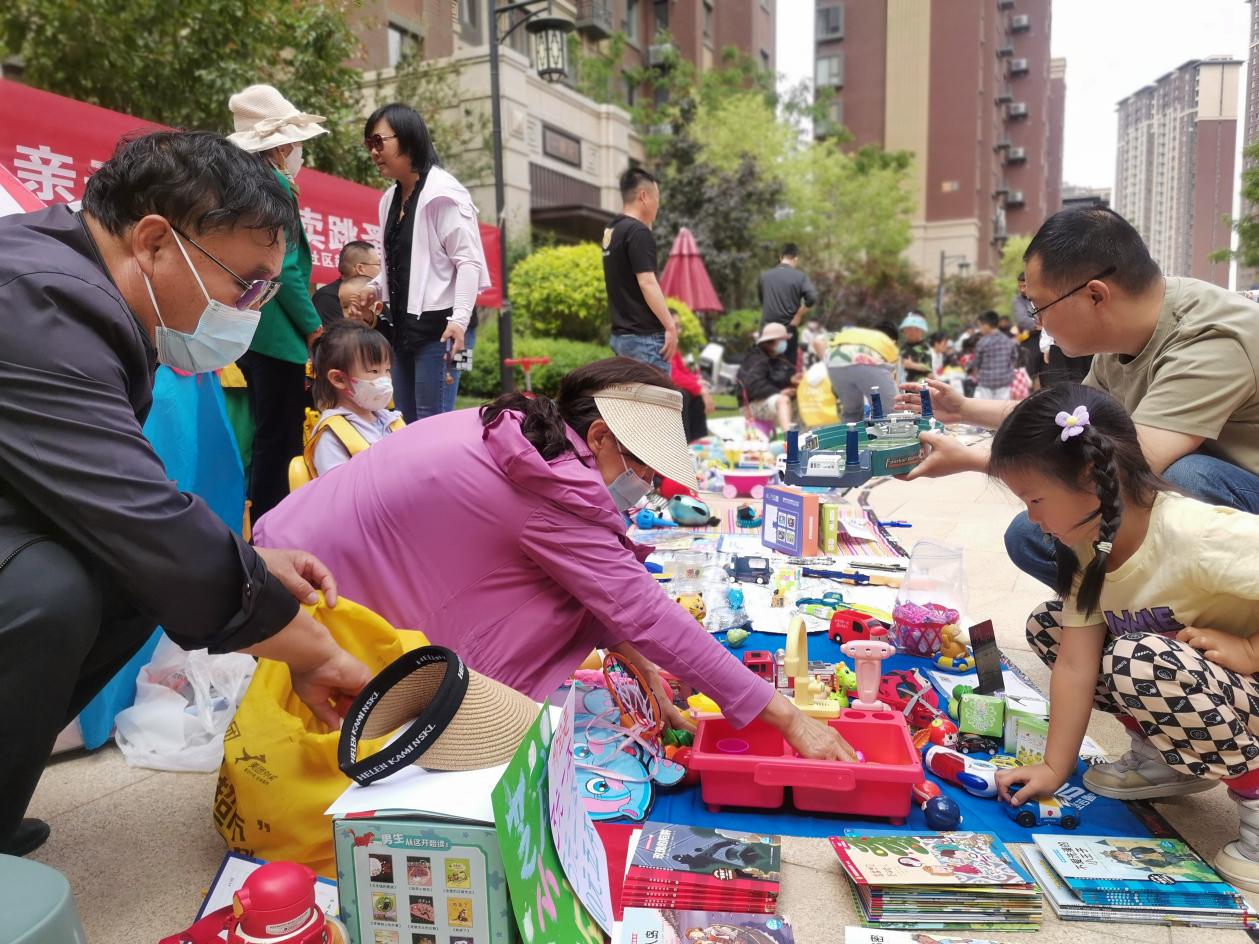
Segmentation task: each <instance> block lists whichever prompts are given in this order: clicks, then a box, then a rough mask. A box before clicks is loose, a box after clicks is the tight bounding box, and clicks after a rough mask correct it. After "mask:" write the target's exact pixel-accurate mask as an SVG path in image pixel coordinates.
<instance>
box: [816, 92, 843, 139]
mask: <svg viewBox="0 0 1259 944" xmlns="http://www.w3.org/2000/svg"><path fill="white" fill-rule="evenodd" d="M843 126H844V101H843V99H841V98H840V97H839V96H836V97H835V98H832V99H831V100H830V102H829V103H828V104H827V106H826V114H825V115H824V116H823V117H822V118H821V119H819V121H818V123H817V126H816V127H815V129H814V130H815V132H816V135H817V137H819V138H825V137H829V136H830V135H832V134H835V133H836V132H838V131H839V130H840V129H841V128H843Z"/></svg>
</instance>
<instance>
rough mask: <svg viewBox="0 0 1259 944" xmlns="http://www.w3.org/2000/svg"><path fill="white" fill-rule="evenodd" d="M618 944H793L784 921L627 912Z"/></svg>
mask: <svg viewBox="0 0 1259 944" xmlns="http://www.w3.org/2000/svg"><path fill="white" fill-rule="evenodd" d="M616 941H617V944H695V942H697V941H698V942H720V944H727V942H729V944H795V936H794V935H793V934H792V933H791V926H790V925H789V924H788V923H787V921H786V919H784V918H779V917H777V916H776V915H763V914H732V913H730V912H723V911H678V910H676V909H667V910H664V911H657V910H654V909H650V908H626V909H625V918H624V919H623V920H622V922H621V927H620V934H619V935H618V936H617V938H616Z"/></svg>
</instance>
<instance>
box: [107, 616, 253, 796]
mask: <svg viewBox="0 0 1259 944" xmlns="http://www.w3.org/2000/svg"><path fill="white" fill-rule="evenodd" d="M254 665H255V663H254V660H253V657H252V656H247V655H242V654H240V653H228V654H225V655H213V656H212V655H210V654H209V653H207V652H206V651H205V650H204V649H198V650H196V651H194V652H186V651H185V650H183V649H180V648H179V646H177V645H175V643H173V642H171V641H170V639H168V638H167V637H166V636H162V638H161V640H160V641H159V642H158V644H157V648H156V649H155V650H154V651H153V658H152V659H151V660H150V661H149V664H148V665H146V666H145V667H144V668H143V669H141V670H140V675H139V676H138V677H137V679H136V698H135V703H134V704H133V705H132V706H131V707H130V708H127V709H124V710H123V711H121V712H119V713H118V716H117V718H116V719H115V722H114V724H115V733H114V739H115V740H116V741H117V742H118V747H119V748H120V749H121V750H122V753H123V756H124V757H126V759H127V763H128V764H130V765H131V766H132V767H152V768H153V769H155V770H180V771H188V770H194V771H204V772H206V773H209V772H210V771H212V770H214V768H215V767H217V766H218V765H219V761H221V760H222V759H223V732H224V731H226V730H227V725H228V723H229V722H230V721H231V720H232V715H233V714H235V712H236V706H237V705H238V704H239V703H240V700H241V698H243V697H244V695H245V689H247V688H248V687H249V680H250V679H251V678H252V677H253V674H254Z"/></svg>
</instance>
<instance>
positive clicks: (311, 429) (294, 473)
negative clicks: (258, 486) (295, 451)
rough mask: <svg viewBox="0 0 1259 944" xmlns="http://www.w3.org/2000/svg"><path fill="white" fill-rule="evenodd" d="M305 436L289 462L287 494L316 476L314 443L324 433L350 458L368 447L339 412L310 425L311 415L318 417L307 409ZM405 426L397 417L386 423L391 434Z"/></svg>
mask: <svg viewBox="0 0 1259 944" xmlns="http://www.w3.org/2000/svg"><path fill="white" fill-rule="evenodd" d="M306 413H307V423H306V429H307V431H308V432H307V435H306V445H305V447H304V448H303V449H302V454H301V455H300V456H294V457H293V458H292V459H290V460H289V492H295V491H297V490H298V489H299V488H301V487H302V486H303V485H305V484H306V483H307V482H309V481H311V480H312V479H314V478H315V477H316V476H318V474H319V473H318V472H316V471H315V444H316V443H318V442H319V437H320V436H322V435H324V433H331V434H332V435H333V436H336V437H337V439H338V440H340V441H341V445H343V446H344V447H345V451H346V452H348V453H349V454H350V458H351V459H353V458H354V457H355V456H357V455H358V454H359V453H360V452H362V451H363V450H364V449H366V448H367V447H368V446H370V445H371V443H369V442H368V441H367V440H366V439H364V438H363V434H362V433H360V432H359V431H358V430H357V429H355V428H354V424H353V423H351V422H350V421H349V420H347V419H346V418H345V417H344V416H342V415H341V414H340V413H333V414H332V415H331V416H329V417H328V418H327V419H325V420H324V421H323V422H315V423H314V424H313V425H312V424H311V422H310V417H311V416H312V415H315V416H317V415H318V414H316V413H315V411H314V410H307V411H306ZM405 425H406V423H405V421H404V420H403V419H402V417H398V418H397V419H395V420H394V421H393V422H392V423H390V424H389V429H390V431H391V432H395V433H396V432H397V431H398V430H400V429H402V427H403V426H405Z"/></svg>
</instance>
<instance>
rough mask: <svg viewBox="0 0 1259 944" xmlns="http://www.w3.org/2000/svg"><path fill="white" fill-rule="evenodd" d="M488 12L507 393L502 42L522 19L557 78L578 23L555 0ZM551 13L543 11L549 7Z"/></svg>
mask: <svg viewBox="0 0 1259 944" xmlns="http://www.w3.org/2000/svg"><path fill="white" fill-rule="evenodd" d="M485 6H486V10H487V12H488V17H487V19H488V29H489V42H490V123H491V134H492V136H493V139H494V211H495V214H496V216H495V218H496V220H497V221H498V243H499V247H498V248H499V253H498V258H499V280H500V283H501V285H502V288H503V302H502V308H501V309H499V315H498V359H499V366H500V368H501V374H500V380H501V382H502V389H503V392H504V393H510V392H511V391H512V390H513V389H515V386H516V378H515V374H514V373H513V372H512V369H511V368H510V367H509V366H507V361H509V360H511V356H512V328H511V299H510V298H508V297H507V212H506V208H505V206H504V204H505V203H506V199H507V185H506V182H505V180H504V178H503V106H502V102H501V97H500V94H499V65H498V45H499V43H501V42H503V41H504V40H505V39H507V37H508V36H510V35H511V34H512V33H513V32H514V31H515V30H516V28H517V27H519V26H521V25H522V24H524V25H525V29H526V30H528V32H530V33H531V34H533V37H534V67H535V68H536V69H537V72H538V75H540V76H541V77H542V78H544V79H546V80H547V81H548V82H557V81H559V80H561V79H563V78H565V77H566V76H567V75H568V39H567V36H566V35H565V34H566V33H568V32H570V31H571V30H572V29H573V28H574V26H575V24H574V23H573V21H572V20H568V19H564V18H563V17H558V16H553V15H552V13H551V2H550V0H518V2H515V3H506V4H504V5H503V6H499V5H498V0H485ZM516 10H520V11H522V12H524V14H525V16H524V18H523V19H520V20H518V21H517V22H515V23H513V24H512V25H511V26H509V27H508V28H507V31H506V32H504V33H501V34H500V33H499V31H498V18H499V16H500V15H502V14H504V13H512V12H514V11H516ZM544 10H545V11H546V15H545V16H543V15H541V14H542V13H543V11H544Z"/></svg>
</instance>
